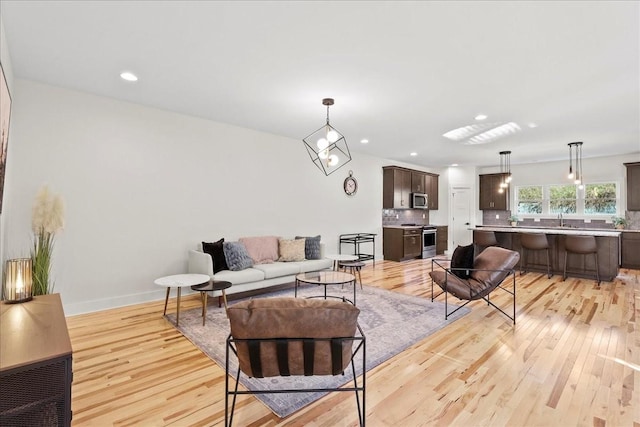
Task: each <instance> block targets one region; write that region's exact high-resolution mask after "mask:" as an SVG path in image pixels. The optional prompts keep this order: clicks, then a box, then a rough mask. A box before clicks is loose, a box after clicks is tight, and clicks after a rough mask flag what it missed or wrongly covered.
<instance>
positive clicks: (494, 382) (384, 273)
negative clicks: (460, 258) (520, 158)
mask: <svg viewBox="0 0 640 427" xmlns="http://www.w3.org/2000/svg"><path fill="white" fill-rule="evenodd" d="M429 269H430V262H429V261H428V260H424V261H423V260H414V261H409V262H404V263H396V262H389V261H386V262H385V261H378V262H376V265H375V268H373V267H372V266H371V265H367V267H366V268H365V269H363V273H362V279H363V281H364V283H365V284H370V285H374V286H378V287H381V288H385V289H390V290H393V291H395V292H402V293H406V294H412V295H418V296H422V297H425V298H427V297H428V296H429V295H430V279H429V276H428V271H429ZM560 280H561V278H560V277H559V276H553V277H552V278H551V279H547V277H546V276H545V275H542V274H537V273H528V274H525V275H523V276H520V275H518V276H517V296H518V300H517V325H516V326H515V327H514V326H512V323H511V321H509V320H508V319H507V318H506V317H505V316H503V315H502V314H501V313H499V312H498V311H496V310H495V309H493V308H491V307H488V306H487V305H486V303H482V302H474V303H473V304H471V305H470V307H471V309H472V311H471V313H470V314H468V315H466V316H464V317H463V318H462V319H460V320H458V321H456V322H454V323H453V324H451V325H449V326H447V327H446V328H444V329H442V330H440V331H439V332H437V333H435V334H433V335H431V336H430V337H428V338H426V339H425V340H424V341H421V342H418V343H416V344H415V345H414V346H412V347H411V348H409V349H408V350H406V351H404V352H403V353H401V354H399V355H397V356H396V357H394V358H392V359H390V360H388V361H387V362H385V363H383V364H382V365H380V366H379V367H377V368H376V369H374V370H372V371H370V372H369V373H368V375H367V424H368V425H369V426H450V425H459V426H481V425H491V426H495V425H509V426H549V425H557V426H633V427H640V320H639V319H640V271H638V270H625V269H622V270H621V271H620V275H619V276H618V278H617V279H616V280H615V281H613V282H603V283H602V285H601V287H599V288H598V286H596V283H595V282H594V281H590V280H584V279H571V278H570V279H568V280H567V281H566V282H562V281H560ZM496 292H497V293H494V294H493V295H492V300H493V301H494V302H497V303H499V304H502V305H505V306H507V307H509V302H508V300H507V299H506V296H507V295H506V294H505V293H504V292H500V291H496ZM500 294H503V295H504V298H503V296H502V295H500ZM499 295H500V296H499ZM212 302H213V301H212ZM163 304H164V302H163V301H158V302H154V303H147V304H140V305H135V306H131V307H126V308H120V309H114V310H108V311H103V312H99V313H92V314H86V315H80V316H73V317H69V318H68V319H67V323H68V326H69V331H70V334H71V342H72V345H73V350H74V355H73V357H74V366H73V368H74V369H73V370H74V381H73V389H72V409H73V425H74V426H84V425H96V426H108V425H119V426H120V425H122V426H128V425H135V426H161V425H172V426H209V425H223V424H224V370H223V369H221V368H220V367H218V366H217V365H216V364H215V363H214V362H213V361H211V360H210V359H209V358H208V357H207V356H205V355H204V354H203V353H201V352H200V351H199V350H198V349H197V348H196V347H194V346H193V345H192V344H191V343H190V342H189V341H188V340H187V339H185V338H183V337H182V335H181V334H180V333H179V332H177V331H176V329H175V328H173V326H171V325H170V324H169V323H168V322H167V321H165V320H164V319H163V318H162V317H161V315H162V309H163ZM169 304H170V305H169V309H170V310H175V300H173V301H170V302H169ZM182 304H183V309H186V308H189V307H196V306H198V304H199V299H198V297H197V296H195V295H194V296H189V297H187V298H184V299H183V301H182ZM209 309H210V310H214V309H217V306H210V307H209ZM365 332H366V331H365ZM347 396H348V397H347ZM234 421H236V423H235V425H238V426H262V425H268V426H272V425H287V426H299V425H313V426H342V425H348V426H353V425H356V424H357V416H356V406H355V398H354V397H353V396H352V395H351V394H348V395H347V394H344V393H333V394H330V395H328V396H326V397H325V398H323V399H321V400H320V401H318V402H316V403H315V404H312V405H310V406H308V407H306V408H305V409H303V410H301V411H299V412H297V413H295V414H293V415H291V416H290V417H289V418H286V419H279V418H277V417H276V416H274V415H273V414H272V413H271V412H270V411H269V410H268V409H267V408H266V407H265V406H263V405H262V404H261V403H260V402H259V401H257V400H256V399H255V398H253V397H250V396H246V397H244V398H242V399H240V401H239V408H238V409H237V411H236V418H235V420H234Z"/></svg>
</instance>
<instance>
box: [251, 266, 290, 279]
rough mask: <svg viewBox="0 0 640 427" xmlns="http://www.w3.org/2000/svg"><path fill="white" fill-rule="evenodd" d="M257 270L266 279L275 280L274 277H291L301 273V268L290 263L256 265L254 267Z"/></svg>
mask: <svg viewBox="0 0 640 427" xmlns="http://www.w3.org/2000/svg"><path fill="white" fill-rule="evenodd" d="M253 268H255V269H256V270H260V271H262V272H263V273H264V278H265V279H273V278H274V277H282V276H289V275H292V274H298V273H300V266H299V265H296V263H290V262H273V263H271V264H256V265H254V266H253Z"/></svg>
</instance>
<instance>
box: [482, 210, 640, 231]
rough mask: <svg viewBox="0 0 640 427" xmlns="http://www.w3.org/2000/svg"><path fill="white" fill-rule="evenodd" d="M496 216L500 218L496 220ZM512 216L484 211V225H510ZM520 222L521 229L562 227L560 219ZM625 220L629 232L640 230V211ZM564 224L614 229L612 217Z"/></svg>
mask: <svg viewBox="0 0 640 427" xmlns="http://www.w3.org/2000/svg"><path fill="white" fill-rule="evenodd" d="M496 215H497V216H499V218H496ZM510 216H511V211H489V210H485V211H482V224H483V225H510V223H509V220H508V218H509V217H510ZM518 218H520V221H518V225H519V226H521V227H527V226H530V227H558V226H559V225H560V219H558V218H540V220H539V221H536V220H535V219H534V218H527V217H526V216H525V215H518ZM625 218H627V221H628V224H627V226H626V227H625V228H627V229H629V230H640V211H627V212H626V215H625ZM563 223H564V225H565V226H567V227H575V228H599V229H613V228H614V227H613V224H612V223H611V217H610V216H607V217H606V218H605V219H592V220H591V221H588V220H587V221H585V220H584V219H573V218H564V220H563Z"/></svg>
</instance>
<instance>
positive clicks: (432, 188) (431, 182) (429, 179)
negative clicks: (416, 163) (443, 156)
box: [424, 173, 439, 210]
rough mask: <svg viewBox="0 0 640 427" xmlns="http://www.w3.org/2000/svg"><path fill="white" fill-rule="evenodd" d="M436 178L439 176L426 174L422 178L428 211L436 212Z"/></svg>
mask: <svg viewBox="0 0 640 427" xmlns="http://www.w3.org/2000/svg"><path fill="white" fill-rule="evenodd" d="M438 177H439V175H436V174H432V173H428V174H425V177H424V182H425V184H424V186H425V189H426V191H425V192H426V193H427V194H428V195H429V209H431V210H438Z"/></svg>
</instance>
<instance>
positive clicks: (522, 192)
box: [516, 185, 542, 214]
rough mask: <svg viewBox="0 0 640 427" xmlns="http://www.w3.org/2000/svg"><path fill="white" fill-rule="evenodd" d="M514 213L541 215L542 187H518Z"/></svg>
mask: <svg viewBox="0 0 640 427" xmlns="http://www.w3.org/2000/svg"><path fill="white" fill-rule="evenodd" d="M516 191H517V200H518V207H517V209H516V212H518V213H519V214H541V213H542V186H541V185H531V186H527V187H518V188H517V189H516Z"/></svg>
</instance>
